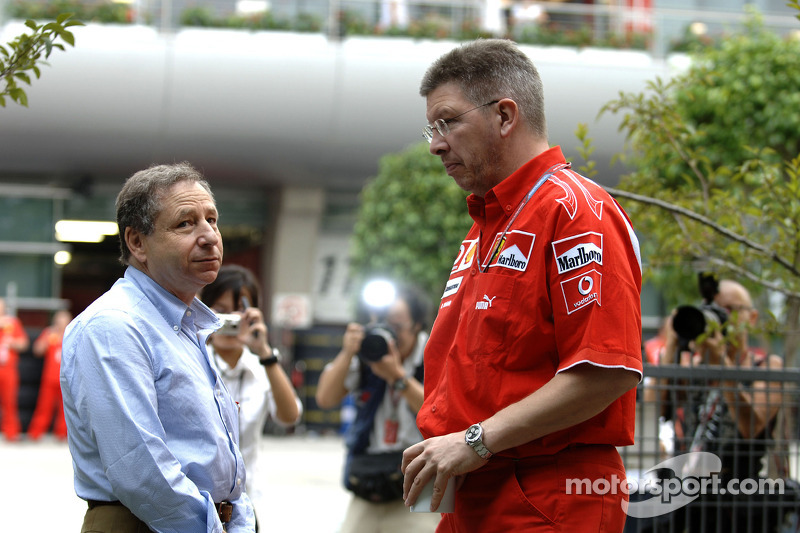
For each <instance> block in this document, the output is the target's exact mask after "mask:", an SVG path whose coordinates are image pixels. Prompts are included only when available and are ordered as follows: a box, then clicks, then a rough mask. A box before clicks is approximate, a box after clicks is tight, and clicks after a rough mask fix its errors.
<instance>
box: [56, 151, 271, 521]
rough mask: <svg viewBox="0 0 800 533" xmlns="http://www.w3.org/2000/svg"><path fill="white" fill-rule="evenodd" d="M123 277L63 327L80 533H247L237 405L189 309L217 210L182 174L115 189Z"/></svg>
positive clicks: (206, 325) (215, 244) (192, 175)
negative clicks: (81, 509)
mask: <svg viewBox="0 0 800 533" xmlns="http://www.w3.org/2000/svg"><path fill="white" fill-rule="evenodd" d="M116 212H117V224H118V226H119V235H120V249H121V256H120V260H121V262H122V263H123V264H124V265H127V268H126V269H125V274H124V277H123V278H121V279H119V280H117V282H116V283H115V284H114V285H113V286H112V287H111V289H109V290H108V291H107V292H106V293H105V294H103V295H102V296H100V297H99V298H98V299H97V300H95V301H94V302H93V303H92V304H91V305H89V307H87V308H86V310H85V311H83V312H82V313H81V314H79V315H78V316H77V317H76V318H75V320H73V321H72V322H71V323H70V325H69V326H68V327H67V330H66V332H65V334H64V343H63V350H62V357H61V390H62V393H63V396H64V415H65V417H66V420H67V429H68V431H67V441H68V443H69V450H70V453H71V454H72V465H73V470H74V472H75V492H76V493H77V494H78V497H80V498H82V499H84V500H86V501H87V503H88V506H89V509H88V510H87V512H86V515H85V517H84V522H83V528H82V530H81V531H82V532H85V533H88V532H92V533H127V532H143V531H149V530H152V531H157V532H159V533H167V532H169V533H201V532H202V533H221V532H223V531H227V532H228V533H252V532H253V531H255V517H254V515H253V507H252V504H251V503H250V499H249V498H248V497H247V493H246V492H245V482H246V475H245V467H244V461H243V460H242V456H241V453H240V452H239V423H238V416H237V409H236V403H235V402H234V401H233V399H232V398H231V397H230V394H228V391H227V389H226V388H225V385H224V383H223V382H222V378H221V377H220V376H219V373H218V372H217V371H216V369H215V368H214V365H213V363H212V362H211V358H210V357H209V355H208V352H207V350H206V339H207V338H208V336H209V335H210V334H211V333H212V332H213V331H214V330H215V329H217V328H218V327H219V326H220V322H219V320H218V319H217V317H216V315H215V314H214V312H213V311H212V310H211V309H209V308H208V307H206V305H205V304H203V303H202V302H201V301H200V300H199V299H197V298H196V297H195V295H196V294H197V293H198V292H199V291H200V289H202V288H203V287H204V286H206V285H208V284H209V283H211V282H212V281H214V280H215V279H216V277H217V272H218V271H219V269H220V266H221V265H222V251H223V249H222V237H221V236H220V232H219V229H218V227H217V219H218V213H217V207H216V203H215V201H214V196H213V194H212V192H211V188H210V186H209V184H208V182H207V181H206V180H205V178H204V177H203V176H202V175H201V174H200V173H199V172H198V171H197V170H195V169H194V168H193V167H192V166H191V165H190V164H189V163H178V164H173V165H156V166H152V167H150V168H148V169H146V170H142V171H139V172H137V173H135V174H134V175H133V176H131V177H130V178H128V180H127V181H126V182H125V184H124V185H123V187H122V190H121V191H120V193H119V195H118V196H117V202H116Z"/></svg>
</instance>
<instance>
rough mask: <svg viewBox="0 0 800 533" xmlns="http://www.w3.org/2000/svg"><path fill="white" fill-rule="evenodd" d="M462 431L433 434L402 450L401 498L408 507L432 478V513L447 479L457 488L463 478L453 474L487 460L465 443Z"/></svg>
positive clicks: (458, 473) (473, 467) (442, 495)
mask: <svg viewBox="0 0 800 533" xmlns="http://www.w3.org/2000/svg"><path fill="white" fill-rule="evenodd" d="M464 434H465V431H461V432H458V433H450V434H449V435H443V436H441V437H433V438H430V439H427V440H424V441H422V442H420V443H417V444H415V445H413V446H411V447H410V448H408V449H406V451H405V452H403V464H402V466H401V467H400V469H401V470H402V471H403V474H404V476H405V480H404V481H403V499H404V500H405V504H406V505H407V506H411V505H414V503H416V501H417V498H418V497H419V494H420V492H422V489H423V487H425V485H427V484H428V482H429V481H430V480H431V479H434V478H435V481H434V482H433V496H432V497H431V511H433V512H435V511H436V509H438V508H439V504H440V503H441V501H442V498H443V497H444V491H445V489H446V488H447V483H448V481H449V482H451V483H456V487H455V488H456V489H458V487H459V486H460V484H461V483H462V482H463V478H461V477H456V476H461V475H463V474H466V473H468V472H472V471H473V470H477V469H478V468H480V467H481V466H483V465H485V464H486V463H487V460H486V459H481V457H480V456H479V455H478V454H477V453H475V450H473V449H472V448H470V447H469V445H467V443H466V442H465V440H464ZM451 478H453V479H452V480H451Z"/></svg>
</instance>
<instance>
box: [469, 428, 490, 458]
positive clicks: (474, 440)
mask: <svg viewBox="0 0 800 533" xmlns="http://www.w3.org/2000/svg"><path fill="white" fill-rule="evenodd" d="M471 433H477V435H475V436H474V437H470V434H471ZM464 440H465V441H466V443H467V445H468V446H469V447H470V448H472V449H473V450H475V453H477V454H478V455H479V456H480V457H481V459H489V458H491V457H492V455H494V454H493V453H492V452H490V451H489V449H488V448H487V447H486V446H485V445H484V444H483V426H481V425H480V424H472V425H471V426H470V427H469V428H468V429H467V432H466V434H465V435H464Z"/></svg>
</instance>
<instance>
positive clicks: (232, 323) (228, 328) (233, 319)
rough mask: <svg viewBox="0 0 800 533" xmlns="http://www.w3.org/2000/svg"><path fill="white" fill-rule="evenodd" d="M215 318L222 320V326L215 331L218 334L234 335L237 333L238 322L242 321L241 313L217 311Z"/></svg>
mask: <svg viewBox="0 0 800 533" xmlns="http://www.w3.org/2000/svg"><path fill="white" fill-rule="evenodd" d="M217 318H219V319H220V320H221V321H222V326H221V327H220V328H219V329H218V330H217V331H216V333H217V334H218V335H227V336H229V337H235V336H237V335H238V334H239V324H240V323H241V321H242V316H241V315H236V314H233V313H230V314H228V313H217Z"/></svg>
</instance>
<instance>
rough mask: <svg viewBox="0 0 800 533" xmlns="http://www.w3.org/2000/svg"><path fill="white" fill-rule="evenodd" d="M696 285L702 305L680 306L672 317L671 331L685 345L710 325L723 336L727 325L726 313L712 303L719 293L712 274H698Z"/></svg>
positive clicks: (716, 282)
mask: <svg viewBox="0 0 800 533" xmlns="http://www.w3.org/2000/svg"><path fill="white" fill-rule="evenodd" d="M697 284H698V288H699V289H700V295H701V296H702V297H703V304H702V305H700V306H698V307H694V306H692V305H682V306H680V307H678V308H677V309H676V310H675V316H674V317H672V329H674V330H675V333H677V334H678V337H679V338H680V339H681V340H683V341H684V342H685V343H688V342H689V341H693V340H695V339H696V338H697V337H699V336H700V335H702V334H703V333H704V332H706V330H707V329H708V327H709V326H710V325H712V324H713V325H715V326H717V327H718V328H719V329H721V330H722V333H723V335H724V334H725V325H726V324H727V323H728V318H730V317H729V316H728V312H727V311H726V310H725V309H724V308H722V307H720V306H719V305H717V304H716V303H714V298H715V297H716V296H717V293H719V282H718V281H717V277H716V276H715V275H714V274H710V273H706V272H700V273H699V274H698V275H697Z"/></svg>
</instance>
